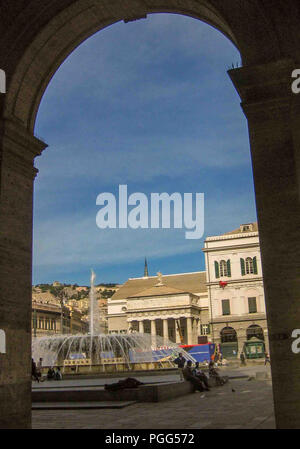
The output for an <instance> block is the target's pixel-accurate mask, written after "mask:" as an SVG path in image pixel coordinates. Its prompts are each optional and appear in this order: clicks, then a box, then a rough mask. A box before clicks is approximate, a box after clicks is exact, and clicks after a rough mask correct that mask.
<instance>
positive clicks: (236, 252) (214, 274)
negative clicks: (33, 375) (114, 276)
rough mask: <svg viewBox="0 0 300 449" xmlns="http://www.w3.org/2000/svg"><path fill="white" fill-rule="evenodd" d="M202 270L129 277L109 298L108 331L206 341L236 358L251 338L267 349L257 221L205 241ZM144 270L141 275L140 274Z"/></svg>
mask: <svg viewBox="0 0 300 449" xmlns="http://www.w3.org/2000/svg"><path fill="white" fill-rule="evenodd" d="M203 252H204V254H205V266H206V270H205V271H204V272H196V273H183V274H174V275H167V276H162V275H160V274H158V276H148V270H147V271H145V273H144V277H142V278H135V279H129V280H128V281H127V282H126V283H125V284H124V285H123V286H121V287H120V289H119V290H118V291H117V292H116V293H115V294H114V295H113V296H112V298H111V299H109V300H108V332H109V333H126V332H146V333H151V334H152V335H160V336H164V337H167V338H168V339H170V340H171V341H174V342H177V343H182V344H189V345H191V344H197V343H205V342H206V341H211V342H213V343H216V344H219V345H220V348H221V350H222V352H223V355H224V357H229V358H230V357H231V358H232V357H237V356H238V354H239V353H240V351H242V350H243V348H244V343H245V342H249V341H250V339H251V338H252V339H253V338H254V339H256V340H259V341H264V343H265V347H266V350H267V351H268V350H269V344H268V330H267V322H266V309H265V301H264V288H263V276H262V269H261V257H260V247H259V236H258V231H257V224H256V223H249V224H244V225H241V226H240V227H239V228H238V229H236V230H234V231H231V232H228V233H226V234H223V235H220V236H213V237H208V238H207V239H206V240H205V242H204V248H203ZM145 274H146V275H145Z"/></svg>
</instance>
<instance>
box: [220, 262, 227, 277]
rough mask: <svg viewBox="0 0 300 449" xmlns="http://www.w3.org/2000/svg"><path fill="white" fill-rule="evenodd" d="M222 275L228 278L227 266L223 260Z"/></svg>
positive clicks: (221, 264)
mask: <svg viewBox="0 0 300 449" xmlns="http://www.w3.org/2000/svg"><path fill="white" fill-rule="evenodd" d="M220 275H221V276H227V264H226V262H225V260H221V262H220Z"/></svg>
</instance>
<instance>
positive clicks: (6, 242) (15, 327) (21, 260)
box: [0, 120, 46, 429]
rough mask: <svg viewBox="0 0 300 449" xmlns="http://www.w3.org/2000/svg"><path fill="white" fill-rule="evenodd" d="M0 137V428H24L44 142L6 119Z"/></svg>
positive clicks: (27, 416) (28, 399) (1, 123)
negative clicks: (1, 344)
mask: <svg viewBox="0 0 300 449" xmlns="http://www.w3.org/2000/svg"><path fill="white" fill-rule="evenodd" d="M0 140H1V141H2V142H1V147H0V292H1V299H0V327H1V329H3V330H4V331H5V334H6V354H0V385H1V388H0V404H1V413H0V428H7V429H9V428H30V427H31V310H32V297H31V285H32V204H33V203H32V199H33V196H32V194H33V181H34V178H35V175H36V173H37V170H36V169H35V168H34V157H35V156H36V155H39V154H41V152H42V150H43V149H44V148H45V146H46V145H45V144H44V143H43V142H41V141H39V140H38V139H36V138H34V137H33V136H31V135H30V134H28V133H27V131H26V129H24V128H23V127H22V126H20V125H19V124H16V123H15V122H13V121H10V120H2V121H0Z"/></svg>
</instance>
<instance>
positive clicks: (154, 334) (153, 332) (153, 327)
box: [151, 320, 156, 336]
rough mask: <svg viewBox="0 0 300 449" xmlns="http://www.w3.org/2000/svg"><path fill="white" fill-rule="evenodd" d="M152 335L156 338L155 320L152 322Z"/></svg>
mask: <svg viewBox="0 0 300 449" xmlns="http://www.w3.org/2000/svg"><path fill="white" fill-rule="evenodd" d="M151 335H153V336H156V325H155V320H151Z"/></svg>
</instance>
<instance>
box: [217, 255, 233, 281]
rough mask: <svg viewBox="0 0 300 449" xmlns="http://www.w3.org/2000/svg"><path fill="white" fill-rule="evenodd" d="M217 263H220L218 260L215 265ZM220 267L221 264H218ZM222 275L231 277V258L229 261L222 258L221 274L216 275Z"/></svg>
mask: <svg viewBox="0 0 300 449" xmlns="http://www.w3.org/2000/svg"><path fill="white" fill-rule="evenodd" d="M216 264H218V262H215V266H216ZM218 268H219V264H218ZM220 276H226V277H231V266H230V260H229V259H228V260H227V261H226V260H221V262H220V272H219V276H216V277H220Z"/></svg>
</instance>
